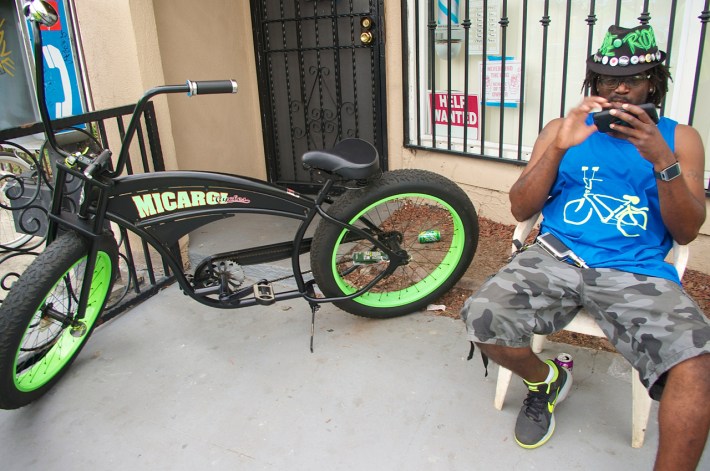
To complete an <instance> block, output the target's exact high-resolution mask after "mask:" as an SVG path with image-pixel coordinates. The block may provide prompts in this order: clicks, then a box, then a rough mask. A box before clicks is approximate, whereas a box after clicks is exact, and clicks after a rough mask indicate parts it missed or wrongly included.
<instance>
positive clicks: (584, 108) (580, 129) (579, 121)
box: [554, 96, 611, 150]
mask: <svg viewBox="0 0 710 471" xmlns="http://www.w3.org/2000/svg"><path fill="white" fill-rule="evenodd" d="M609 107H611V104H610V103H609V102H608V101H607V100H606V98H602V97H599V96H588V97H586V98H585V99H584V100H582V102H581V103H580V104H579V105H577V107H576V108H572V109H571V110H570V111H569V113H567V116H565V117H564V119H563V121H562V124H561V125H560V127H559V129H558V130H557V137H556V139H555V141H554V145H555V146H556V147H558V148H559V149H564V150H567V149H569V148H570V147H572V146H576V145H577V144H581V143H582V142H584V141H585V140H586V139H587V138H588V137H589V136H591V134H592V133H593V132H594V131H596V130H597V127H596V126H595V125H593V124H591V125H587V124H585V120H586V119H587V115H589V113H591V112H592V111H594V110H595V109H599V108H602V109H604V108H609Z"/></svg>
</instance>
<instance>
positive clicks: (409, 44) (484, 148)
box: [402, 0, 710, 196]
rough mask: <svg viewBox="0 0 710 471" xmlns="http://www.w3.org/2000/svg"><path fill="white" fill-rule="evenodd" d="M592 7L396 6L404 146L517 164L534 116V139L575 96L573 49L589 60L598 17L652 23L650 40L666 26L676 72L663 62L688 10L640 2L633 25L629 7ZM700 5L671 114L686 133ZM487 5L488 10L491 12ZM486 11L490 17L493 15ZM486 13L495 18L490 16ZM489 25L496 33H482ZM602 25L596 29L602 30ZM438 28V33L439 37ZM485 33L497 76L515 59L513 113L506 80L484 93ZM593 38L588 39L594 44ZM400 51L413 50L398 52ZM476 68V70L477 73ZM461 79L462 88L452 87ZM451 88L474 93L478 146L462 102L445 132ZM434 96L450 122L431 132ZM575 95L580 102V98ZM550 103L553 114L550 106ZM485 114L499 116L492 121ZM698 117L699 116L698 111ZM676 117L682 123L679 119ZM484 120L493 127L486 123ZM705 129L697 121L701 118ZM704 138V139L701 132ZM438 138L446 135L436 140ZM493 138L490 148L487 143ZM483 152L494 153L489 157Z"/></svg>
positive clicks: (702, 20)
mask: <svg viewBox="0 0 710 471" xmlns="http://www.w3.org/2000/svg"><path fill="white" fill-rule="evenodd" d="M598 3H599V2H596V1H595V0H590V1H589V3H588V4H582V3H581V2H572V1H571V0H567V1H566V2H550V0H544V3H543V2H529V1H527V0H523V1H521V2H509V1H507V0H462V1H460V2H459V1H457V0H409V1H407V2H404V3H403V6H402V12H403V19H404V22H403V24H404V28H403V35H404V37H403V43H404V48H403V50H404V53H403V59H404V64H405V67H404V71H405V72H404V81H405V87H404V90H405V97H404V98H405V114H406V118H407V119H405V121H404V122H405V130H404V131H405V132H404V136H405V146H406V147H412V148H421V149H424V150H437V151H439V152H443V153H451V154H455V155H462V156H468V157H474V158H483V159H493V160H499V161H504V162H510V163H514V164H525V163H526V159H527V158H528V156H529V153H530V151H531V149H532V145H533V144H534V140H535V138H536V137H537V134H534V135H533V132H534V131H533V129H534V121H535V118H533V116H534V115H537V116H536V118H537V133H539V132H540V131H541V130H542V128H543V127H544V125H545V124H546V122H547V121H549V120H550V119H552V118H554V117H558V116H564V114H565V112H566V109H567V108H568V107H569V106H570V102H571V101H572V97H573V96H574V95H575V94H576V93H578V91H579V89H578V88H577V87H578V86H581V80H579V72H580V70H578V69H579V64H580V62H581V61H580V59H579V55H576V52H574V53H573V51H586V54H585V56H584V57H585V58H586V57H588V56H589V55H590V54H592V53H593V52H594V51H593V50H594V49H595V48H596V46H598V44H597V42H598V41H599V36H600V35H602V34H603V31H601V30H599V29H598V28H599V26H600V25H598V22H599V21H600V18H606V19H604V20H603V21H605V23H606V22H611V21H615V22H616V23H617V24H623V25H628V26H631V25H632V24H633V22H634V21H638V24H649V23H652V22H653V23H655V24H656V28H657V37H659V38H660V37H661V36H659V35H660V34H662V31H663V30H664V29H666V28H667V36H666V37H665V38H664V39H665V45H664V50H665V51H666V53H667V62H666V63H667V64H670V65H671V67H672V70H677V69H680V68H681V67H680V66H679V65H677V64H675V63H672V62H671V61H672V59H675V55H676V54H674V48H676V49H677V47H676V46H675V44H676V43H679V41H680V40H681V39H682V38H683V36H682V35H683V34H687V31H684V29H683V21H686V22H687V21H688V15H689V12H688V11H687V10H686V9H687V8H691V5H690V4H685V3H681V4H680V5H679V3H678V2H677V0H668V1H667V2H665V3H662V4H659V2H654V3H653V8H654V9H655V10H656V12H657V13H656V16H655V17H654V16H653V15H654V12H653V11H652V10H651V2H650V1H649V0H644V1H643V2H639V3H637V4H635V5H637V8H639V13H638V16H636V18H635V19H632V17H630V16H629V13H630V11H631V10H630V8H632V7H630V3H629V2H625V1H622V0H616V2H614V8H613V10H612V11H608V8H606V6H605V7H604V8H602V7H601V6H599V5H598ZM459 4H460V5H459ZM704 4H705V5H704V8H703V10H702V11H700V12H698V15H699V16H697V15H696V16H697V18H698V20H699V23H698V25H697V26H698V27H699V31H700V33H699V35H700V36H699V40H698V42H697V43H695V39H693V41H692V44H688V45H687V47H688V48H690V49H692V54H691V57H694V56H695V51H696V50H697V58H696V60H695V64H693V65H692V66H693V68H692V69H690V71H688V73H689V74H694V78H693V79H692V96H691V97H689V98H688V99H687V100H686V101H687V102H688V103H689V106H686V105H681V108H680V112H678V111H677V110H676V111H675V114H676V115H675V116H673V117H674V118H675V119H679V120H683V119H684V118H686V119H687V121H686V122H687V123H688V124H690V125H693V122H694V121H696V122H697V121H698V120H697V119H696V116H695V115H696V113H697V110H698V94H699V93H701V92H702V88H701V84H702V83H703V82H702V80H703V75H702V73H701V72H702V66H703V58H704V57H705V55H706V48H705V47H704V46H705V42H706V34H707V23H708V22H709V21H710V0H705V2H704ZM474 5H476V6H479V7H480V6H482V15H483V21H480V20H479V22H478V24H477V23H476V20H477V18H473V17H472V16H471V12H472V11H473V8H474ZM605 5H606V4H605ZM457 6H460V7H461V8H460V10H459V12H458V17H459V18H460V19H461V21H460V22H459V23H458V25H457V26H460V27H461V29H462V33H461V34H462V36H463V42H464V46H463V47H462V49H463V53H464V57H463V58H462V59H461V58H460V57H452V46H453V43H454V41H452V29H453V26H454V23H455V21H453V19H452V13H451V9H452V7H453V8H456V7H457ZM489 7H492V8H493V10H492V9H491V8H489ZM441 8H445V9H446V10H447V12H448V13H447V14H448V16H447V17H446V21H445V22H442V21H441V20H440V21H439V22H438V23H437V17H439V15H440V13H441V12H440V9H441ZM495 8H498V10H497V11H495V12H494V10H495ZM679 10H680V11H683V12H684V15H685V19H684V18H683V17H682V15H679ZM490 15H496V16H495V18H493V17H491V16H490ZM439 18H440V17H439ZM580 22H584V26H585V27H586V34H584V33H583V32H582V31H584V29H583V28H581V27H580V26H581V25H580ZM666 22H667V23H666ZM489 25H495V26H494V27H493V26H491V27H489ZM686 25H687V23H686ZM601 26H603V28H604V29H605V28H606V26H607V25H606V24H605V25H601ZM437 27H438V28H439V34H438V36H437ZM481 32H482V35H481ZM511 33H512V34H511ZM580 33H581V34H580ZM489 34H493V35H495V36H496V37H497V38H498V41H499V42H498V47H497V50H496V51H495V52H494V53H495V54H496V55H498V54H499V55H500V62H501V64H500V65H501V66H502V71H505V64H506V61H507V60H508V59H509V57H510V56H513V57H514V53H513V54H511V52H518V51H519V57H515V59H518V60H519V62H520V80H521V83H520V95H519V100H518V101H517V104H516V106H517V108H518V109H517V110H515V111H514V112H511V111H510V110H511V108H506V106H504V105H506V89H507V88H509V87H510V84H508V83H507V81H506V75H505V72H503V73H501V81H500V83H497V84H496V85H497V87H498V89H499V90H500V91H499V93H500V96H497V95H493V93H494V91H493V90H492V89H490V88H489V87H490V86H491V85H490V84H488V85H487V83H486V69H487V63H488V62H489V61H490V58H489V41H488V38H489ZM475 35H479V36H478V37H479V38H480V37H481V36H482V37H483V41H482V42H481V44H480V46H479V50H478V51H472V50H470V44H472V39H473V38H474V36H475ZM562 36H563V37H564V39H563V45H562V46H563V47H561V48H558V47H557V45H558V43H557V42H556V41H557V38H558V37H562ZM531 37H532V38H533V41H532V42H530V38H531ZM595 37H597V39H596V40H595ZM442 39H443V40H445V41H446V48H445V49H446V57H445V58H443V59H439V60H437V55H436V54H437V52H436V47H441V46H440V44H437V43H436V41H437V40H439V41H441V40H442ZM552 41H555V42H554V43H553V42H552ZM529 43H530V44H529ZM575 43H576V44H578V45H575V46H574V47H573V46H572V45H573V44H575ZM585 43H586V44H585ZM553 44H554V46H553ZM582 44H584V47H583V49H582V48H581V47H580V46H581V45H582ZM695 48H697V49H695ZM558 49H559V50H558ZM440 50H441V49H440ZM407 51H412V52H411V53H407ZM530 55H532V56H533V57H535V58H536V59H535V61H533V62H531V60H530V57H529V56H530ZM686 62H687V61H686ZM705 63H707V60H706V61H705ZM476 67H480V71H481V72H480V73H479V72H478V71H477V70H476ZM706 68H707V65H706ZM683 69H684V70H687V69H688V67H687V66H686V65H683ZM533 72H535V73H533ZM536 74H539V82H537V80H536V78H537V75H536ZM555 74H559V77H561V79H559V80H555V79H554V76H555ZM461 77H462V78H463V83H461V81H460V80H459V78H461ZM553 80H554V81H553ZM690 80H691V77H690V76H688V77H687V81H684V82H683V83H684V84H686V83H687V82H688V81H690ZM577 82H579V84H578V83H577ZM675 87H676V88H675V90H674V93H675V96H674V97H673V99H674V100H677V101H680V100H678V95H679V91H678V90H679V89H680V88H681V86H680V85H679V84H678V83H676V84H675ZM683 87H685V85H683ZM688 88H691V87H688ZM688 88H684V89H688ZM457 89H458V90H461V91H462V92H463V95H464V97H468V96H469V94H470V93H471V92H472V91H473V93H474V94H477V95H478V98H479V110H478V117H477V118H478V123H477V130H478V135H477V138H472V136H473V134H474V133H473V132H471V129H476V128H469V121H468V113H469V101H468V99H464V100H463V113H464V116H465V119H464V120H463V123H459V122H457V125H461V124H462V129H461V128H458V129H459V131H460V133H461V134H462V135H463V138H455V136H454V132H452V128H453V123H452V119H451V113H452V104H451V95H452V93H454V92H456V93H460V92H457ZM437 91H438V92H439V93H443V94H445V95H447V96H448V97H449V101H448V103H447V104H446V106H443V107H441V109H439V110H437V112H438V113H446V112H448V113H449V117H448V118H449V119H447V120H446V121H447V122H446V125H445V126H442V125H441V124H443V122H439V126H437V121H438V119H437V116H436V113H435V112H434V109H433V108H435V107H436V104H434V97H435V93H436V92H437ZM526 91H527V92H528V93H529V94H534V95H535V96H536V97H537V99H538V100H539V103H531V101H530V100H528V103H527V104H526V103H525V101H526V100H525V92H526ZM412 92H414V93H412ZM583 92H584V93H585V94H589V90H584V91H583ZM411 96H413V97H414V98H411V101H410V97H411ZM493 96H495V101H499V103H498V106H496V107H495V108H490V109H489V106H488V105H487V103H488V102H490V101H491V100H490V97H493ZM531 96H532V95H531ZM667 98H668V97H667ZM533 101H534V100H533ZM557 103H559V106H556V105H557ZM665 107H666V99H664V102H663V103H662V104H661V114H664V111H665ZM552 109H558V110H559V114H555V113H556V111H552ZM410 110H411V112H412V113H413V114H414V115H415V118H413V119H412V118H410V116H409V112H410ZM494 111H495V112H498V113H499V114H498V115H496V114H495V113H494ZM702 111H703V113H705V112H706V110H702ZM685 113H687V115H685V116H684V114H685ZM489 116H490V117H491V118H493V119H488V117H489ZM516 118H517V121H518V123H517V132H514V130H513V129H511V126H510V125H509V124H508V123H509V122H510V121H511V120H514V119H516ZM704 122H705V120H703V123H704ZM703 125H705V124H703ZM496 126H498V129H496ZM705 126H706V125H705ZM703 131H704V132H706V133H708V135H710V131H705V130H703ZM444 133H445V134H446V135H445V136H444V135H442V134H444ZM461 134H459V136H461ZM496 134H497V136H496ZM704 135H705V134H703V136H704ZM496 140H497V142H495V141H496ZM705 145H706V146H708V147H710V142H706V143H705ZM492 149H496V150H497V152H496V151H495V150H492ZM707 175H710V158H709V159H708V160H707V161H706V177H707ZM706 185H707V186H706V194H707V195H708V196H710V180H709V181H708V182H707V184H706Z"/></svg>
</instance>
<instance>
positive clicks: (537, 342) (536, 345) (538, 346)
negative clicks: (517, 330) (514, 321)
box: [531, 334, 547, 353]
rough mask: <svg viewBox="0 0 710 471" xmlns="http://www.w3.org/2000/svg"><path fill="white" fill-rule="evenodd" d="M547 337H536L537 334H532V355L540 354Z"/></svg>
mask: <svg viewBox="0 0 710 471" xmlns="http://www.w3.org/2000/svg"><path fill="white" fill-rule="evenodd" d="M546 339H547V337H545V336H544V335H538V334H533V340H532V346H531V348H532V351H533V352H534V353H540V352H542V349H543V348H545V340H546Z"/></svg>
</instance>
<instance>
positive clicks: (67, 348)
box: [14, 252, 111, 392]
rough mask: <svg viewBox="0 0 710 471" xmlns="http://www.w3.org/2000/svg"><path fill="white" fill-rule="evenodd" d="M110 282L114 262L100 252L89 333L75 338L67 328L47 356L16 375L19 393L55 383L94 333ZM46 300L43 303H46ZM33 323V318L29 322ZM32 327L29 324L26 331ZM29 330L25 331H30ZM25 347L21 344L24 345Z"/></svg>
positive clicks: (89, 305) (87, 320)
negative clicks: (56, 377) (88, 336)
mask: <svg viewBox="0 0 710 471" xmlns="http://www.w3.org/2000/svg"><path fill="white" fill-rule="evenodd" d="M85 260H86V257H84V258H82V259H80V260H78V261H77V262H76V263H75V264H74V265H73V266H72V267H71V268H70V269H69V270H67V271H66V272H65V273H64V275H62V277H61V278H60V279H59V280H58V281H57V283H56V284H55V285H54V287H52V292H53V291H54V290H55V289H56V287H57V285H58V284H59V283H62V282H63V281H62V280H63V279H64V277H65V276H66V274H67V273H69V272H70V271H72V270H74V269H75V268H76V266H77V265H79V264H81V263H83V262H84V261H85ZM110 281H111V259H110V257H109V256H108V254H106V253H105V252H99V253H98V255H97V258H96V266H95V268H94V272H93V275H92V280H91V289H90V290H89V300H88V303H87V307H86V314H85V316H84V324H85V325H86V330H85V332H84V334H83V335H81V336H79V337H74V336H73V335H72V333H71V329H70V328H65V329H64V330H63V331H62V333H61V334H60V335H59V337H58V338H57V339H56V341H55V342H54V345H52V347H51V348H50V349H49V350H48V351H47V352H46V353H45V355H44V356H43V357H42V359H41V360H40V361H38V362H37V363H35V364H34V365H32V366H31V367H30V368H28V369H26V370H24V371H22V372H21V373H19V374H16V375H15V378H14V379H15V386H16V387H17V389H18V390H19V391H23V392H31V391H34V390H36V389H39V388H41V387H42V386H44V385H45V384H47V383H48V382H49V381H51V380H52V378H54V377H55V376H56V375H57V374H58V373H60V372H61V371H62V369H64V367H65V366H66V364H67V362H69V361H70V360H71V359H72V358H73V357H74V355H75V353H76V351H77V349H79V348H80V347H81V345H82V343H83V342H84V339H85V337H86V335H88V333H89V332H91V328H92V327H93V325H94V323H95V322H96V320H97V319H98V317H99V314H100V313H101V307H102V306H103V301H104V298H105V297H106V293H107V290H108V286H109V284H110ZM45 300H46V298H45V299H43V300H42V304H44V302H45ZM33 320H34V316H33V319H30V323H32V322H33ZM29 329H30V327H29V325H28V328H27V331H29ZM27 331H26V332H27ZM23 340H24V338H23ZM21 345H22V344H21ZM20 348H21V346H20V347H19V348H18V351H17V356H16V357H15V365H14V371H16V372H17V359H18V357H19V356H20Z"/></svg>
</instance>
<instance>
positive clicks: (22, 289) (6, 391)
mask: <svg viewBox="0 0 710 471" xmlns="http://www.w3.org/2000/svg"><path fill="white" fill-rule="evenodd" d="M98 243H99V250H98V254H97V260H96V266H95V269H94V271H93V274H92V284H91V290H90V294H89V300H88V305H87V309H86V314H85V316H84V319H83V320H82V321H81V324H80V325H79V326H75V327H72V326H71V325H69V323H68V322H66V321H62V320H58V319H56V318H54V317H50V316H48V315H47V314H46V311H45V309H46V308H47V307H48V306H51V307H52V309H53V310H54V312H55V313H58V314H60V315H62V316H66V317H67V318H73V317H74V316H75V315H76V310H77V305H78V299H79V294H80V291H81V286H82V280H83V278H84V275H85V266H86V260H87V256H88V253H89V242H88V241H87V240H86V239H84V238H83V237H81V236H80V235H78V234H77V233H75V232H66V233H65V234H63V235H62V236H60V237H59V238H58V239H57V240H55V241H54V242H53V243H51V244H50V245H49V246H48V247H47V249H46V250H45V251H44V252H42V253H41V254H40V255H39V256H38V257H37V258H36V259H35V260H34V261H33V262H32V264H30V266H29V267H27V269H26V270H25V272H24V273H23V274H22V276H20V278H19V279H18V280H17V281H16V282H15V283H14V285H13V286H12V289H11V290H10V292H9V293H8V295H7V297H6V298H5V300H4V301H3V303H2V304H1V305H0V408H2V409H17V408H19V407H23V406H25V405H27V404H29V403H30V402H32V401H34V400H36V399H38V398H39V397H40V396H42V395H43V394H45V393H46V392H47V391H49V389H51V388H52V386H54V385H55V384H56V382H57V381H59V379H60V377H61V376H62V375H63V374H64V373H65V372H66V370H67V369H68V368H69V366H70V365H71V363H72V362H73V361H74V359H75V358H76V357H77V355H78V354H79V352H80V351H81V349H82V348H83V346H84V345H85V344H86V341H87V340H88V338H89V336H90V335H91V333H92V331H93V329H94V327H95V326H96V323H97V322H96V321H97V320H98V319H99V316H100V314H101V311H102V309H103V307H104V305H105V304H106V301H107V300H108V298H109V294H110V292H111V285H112V283H113V271H114V267H115V266H116V260H117V257H118V253H117V249H116V244H115V242H114V241H113V238H112V237H110V236H108V235H106V236H103V237H101V238H100V239H99V242H98ZM56 315H57V314H55V317H56Z"/></svg>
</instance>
